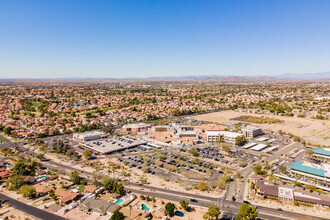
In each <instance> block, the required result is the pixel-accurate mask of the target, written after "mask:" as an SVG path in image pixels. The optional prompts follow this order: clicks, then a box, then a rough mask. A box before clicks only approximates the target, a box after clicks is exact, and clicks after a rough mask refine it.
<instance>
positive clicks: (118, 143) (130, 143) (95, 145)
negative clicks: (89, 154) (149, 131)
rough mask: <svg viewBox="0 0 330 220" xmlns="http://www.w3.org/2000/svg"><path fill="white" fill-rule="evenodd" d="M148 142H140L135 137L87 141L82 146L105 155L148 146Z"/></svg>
mask: <svg viewBox="0 0 330 220" xmlns="http://www.w3.org/2000/svg"><path fill="white" fill-rule="evenodd" d="M146 143H147V142H146V141H143V140H139V139H137V138H134V137H130V136H126V137H114V138H111V139H105V140H95V141H85V142H82V143H81V144H82V145H83V146H85V147H88V148H89V149H91V150H95V151H97V152H101V153H103V154H106V153H111V152H114V151H119V150H123V149H127V148H131V147H136V146H139V145H142V144H146Z"/></svg>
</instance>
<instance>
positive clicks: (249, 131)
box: [242, 126, 263, 138]
mask: <svg viewBox="0 0 330 220" xmlns="http://www.w3.org/2000/svg"><path fill="white" fill-rule="evenodd" d="M242 131H243V134H244V135H245V137H247V138H254V137H257V136H260V135H263V132H262V130H261V128H257V127H252V126H248V127H245V128H243V129H242Z"/></svg>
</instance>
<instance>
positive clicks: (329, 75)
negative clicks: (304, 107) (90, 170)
mask: <svg viewBox="0 0 330 220" xmlns="http://www.w3.org/2000/svg"><path fill="white" fill-rule="evenodd" d="M38 80H55V81H56V80H65V81H70V80H75V81H102V80H103V81H189V80H198V81H219V82H272V81H305V80H308V81H309V80H313V81H315V80H316V81H320V80H322V81H323V80H325V81H330V72H322V73H304V74H295V73H287V74H281V75H264V76H258V75H254V76H237V75H196V76H194V75H190V76H169V77H143V78H138V77H136V78H135V77H132V78H84V77H67V78H42V79H35V78H34V79H33V78H26V79H0V81H38Z"/></svg>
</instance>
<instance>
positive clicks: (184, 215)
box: [174, 211, 187, 217]
mask: <svg viewBox="0 0 330 220" xmlns="http://www.w3.org/2000/svg"><path fill="white" fill-rule="evenodd" d="M174 215H176V216H179V217H186V216H187V215H186V214H184V213H182V212H180V211H175V212H174Z"/></svg>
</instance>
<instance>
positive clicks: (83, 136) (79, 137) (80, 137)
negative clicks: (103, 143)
mask: <svg viewBox="0 0 330 220" xmlns="http://www.w3.org/2000/svg"><path fill="white" fill-rule="evenodd" d="M102 136H104V134H103V133H102V132H99V131H86V132H83V133H75V134H73V139H74V140H76V141H92V140H97V139H100V138H101V137H102Z"/></svg>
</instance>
